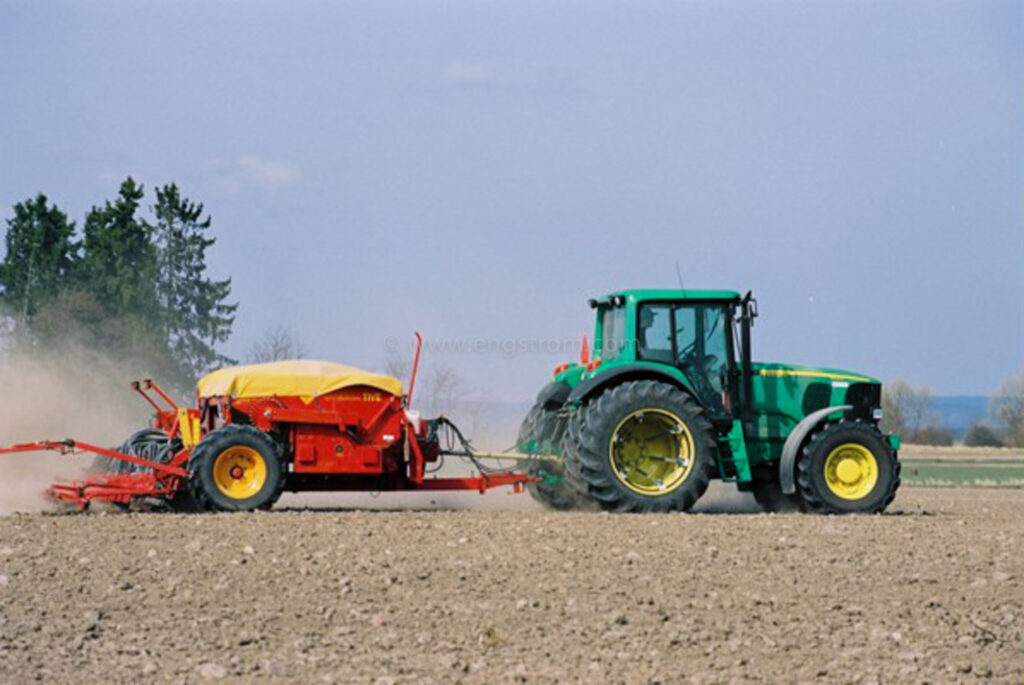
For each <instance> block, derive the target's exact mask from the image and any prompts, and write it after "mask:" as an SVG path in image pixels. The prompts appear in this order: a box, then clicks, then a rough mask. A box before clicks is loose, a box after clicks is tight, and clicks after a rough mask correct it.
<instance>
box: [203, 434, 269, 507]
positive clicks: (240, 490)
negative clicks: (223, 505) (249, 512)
mask: <svg viewBox="0 0 1024 685" xmlns="http://www.w3.org/2000/svg"><path fill="white" fill-rule="evenodd" d="M213 482H214V483H216V484H217V489H218V490H220V491H221V492H222V493H224V494H225V495H227V496H228V497H230V498H231V499H248V498H250V497H252V496H253V495H255V494H256V493H257V492H259V491H260V490H261V489H262V488H263V485H264V484H265V483H266V482H267V462H266V461H265V460H264V459H263V455H261V454H260V453H259V452H257V451H256V450H254V449H253V448H251V447H246V446H244V445H235V446H234V447H229V448H227V449H226V450H224V451H223V452H221V453H220V454H219V455H217V459H216V460H215V461H214V462H213Z"/></svg>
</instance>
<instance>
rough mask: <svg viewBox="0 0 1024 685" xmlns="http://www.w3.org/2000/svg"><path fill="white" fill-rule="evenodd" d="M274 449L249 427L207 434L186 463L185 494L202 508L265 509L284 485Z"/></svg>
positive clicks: (231, 427)
mask: <svg viewBox="0 0 1024 685" xmlns="http://www.w3.org/2000/svg"><path fill="white" fill-rule="evenodd" d="M283 465H284V461H283V460H282V459H281V455H280V454H279V453H278V448H277V445H276V444H275V443H274V441H273V440H272V439H271V438H270V436H268V435H267V434H266V433H264V432H262V431H260V430H258V429H256V428H254V427H253V426H240V425H237V424H228V425H226V426H221V427H220V428H218V429H217V430H215V431H212V432H210V433H207V434H206V435H204V436H203V439H202V440H200V441H199V444H197V445H196V446H195V448H194V449H193V450H192V454H191V456H190V457H189V460H188V467H189V471H190V473H189V478H188V491H189V493H190V494H191V495H192V498H193V499H194V500H195V502H196V503H197V505H198V506H199V508H200V509H206V510H214V511H218V510H219V511H252V510H253V509H269V508H270V507H271V506H273V504H274V502H276V501H277V498H278V497H279V496H280V495H281V490H282V487H283V486H284V478H285V474H284V466H283Z"/></svg>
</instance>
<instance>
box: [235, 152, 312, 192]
mask: <svg viewBox="0 0 1024 685" xmlns="http://www.w3.org/2000/svg"><path fill="white" fill-rule="evenodd" d="M235 164H236V165H237V166H238V170H239V171H240V172H241V174H242V176H244V177H245V178H246V179H247V180H249V181H250V182H252V183H254V184H255V185H258V186H259V187H261V188H266V189H272V188H279V187H280V186H286V185H289V184H290V183H295V182H296V181H298V180H299V177H300V176H301V175H302V172H300V171H299V167H297V166H295V165H294V164H292V163H290V162H281V161H277V160H273V159H262V158H260V157H257V156H256V155H242V156H241V157H239V158H238V159H236V160H235Z"/></svg>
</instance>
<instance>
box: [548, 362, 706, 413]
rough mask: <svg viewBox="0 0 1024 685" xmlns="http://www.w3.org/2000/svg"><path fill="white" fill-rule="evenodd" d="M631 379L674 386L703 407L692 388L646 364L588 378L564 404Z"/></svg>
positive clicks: (624, 367) (617, 368)
mask: <svg viewBox="0 0 1024 685" xmlns="http://www.w3.org/2000/svg"><path fill="white" fill-rule="evenodd" d="M631 379H645V380H658V381H663V382H665V383H668V384H669V385H674V386H676V387H677V388H679V389H680V390H682V391H684V392H686V393H688V394H689V395H690V396H691V397H693V399H694V401H695V402H697V403H698V404H700V405H701V406H704V405H703V403H702V402H701V401H700V399H698V398H697V393H695V392H694V391H693V388H691V387H690V386H689V384H688V383H686V382H685V381H683V380H682V379H680V378H677V377H676V376H673V375H672V374H670V373H668V372H667V371H663V370H661V369H659V368H658V367H656V366H649V365H647V364H623V365H622V366H616V367H614V368H611V369H608V370H607V371H605V372H603V373H599V374H598V375H596V376H594V377H593V378H588V379H586V380H584V381H582V382H580V383H579V384H578V385H577V386H576V387H575V388H573V389H572V392H571V393H569V396H568V397H567V398H566V400H565V403H566V404H568V405H572V404H575V403H577V402H579V401H580V400H584V399H586V398H587V397H590V396H591V395H593V394H594V393H595V392H597V391H598V390H602V389H604V388H605V387H607V386H609V385H614V384H616V383H620V382H622V381H626V380H631Z"/></svg>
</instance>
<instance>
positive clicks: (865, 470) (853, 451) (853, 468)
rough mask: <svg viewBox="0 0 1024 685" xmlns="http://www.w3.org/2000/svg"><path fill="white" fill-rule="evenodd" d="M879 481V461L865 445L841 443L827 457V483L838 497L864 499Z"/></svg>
mask: <svg viewBox="0 0 1024 685" xmlns="http://www.w3.org/2000/svg"><path fill="white" fill-rule="evenodd" d="M876 483H878V461H877V460H876V459H875V455H873V454H871V450H869V449H868V448H867V447H865V446H864V445H858V444H857V443H854V442H848V443H845V444H842V445H839V446H838V447H836V448H835V449H834V450H832V451H831V452H829V454H828V456H827V457H826V458H825V485H827V486H828V489H829V490H831V491H832V493H833V494H834V495H835V496H836V497H841V498H842V499H849V500H854V499H863V498H865V497H867V496H868V495H869V494H871V491H872V490H874V489H875V484H876Z"/></svg>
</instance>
